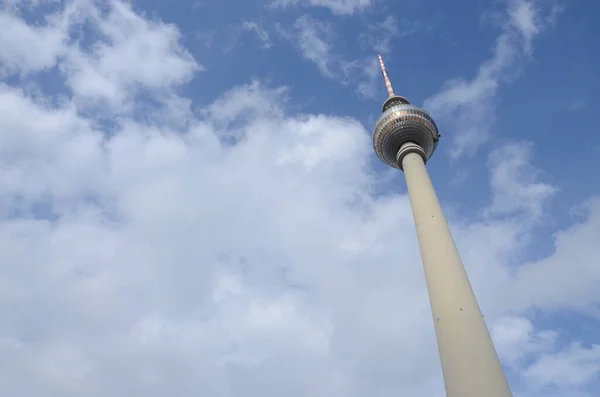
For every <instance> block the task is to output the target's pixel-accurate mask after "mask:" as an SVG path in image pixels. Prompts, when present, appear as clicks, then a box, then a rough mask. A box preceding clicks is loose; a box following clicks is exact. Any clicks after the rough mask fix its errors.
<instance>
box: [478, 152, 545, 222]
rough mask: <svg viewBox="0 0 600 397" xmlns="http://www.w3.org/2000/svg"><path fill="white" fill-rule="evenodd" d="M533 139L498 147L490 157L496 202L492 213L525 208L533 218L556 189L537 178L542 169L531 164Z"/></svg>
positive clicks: (537, 215) (540, 214)
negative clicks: (529, 141)
mask: <svg viewBox="0 0 600 397" xmlns="http://www.w3.org/2000/svg"><path fill="white" fill-rule="evenodd" d="M531 150H532V145H531V144H530V143H525V142H519V143H512V144H508V145H505V146H503V147H502V148H500V149H497V150H495V151H494V152H493V153H492V154H491V156H490V159H489V165H490V168H491V188H492V193H493V202H492V204H491V206H490V208H489V210H488V213H489V214H495V215H502V214H510V213H514V212H519V213H523V212H525V213H526V214H527V215H528V216H530V217H531V218H533V219H537V218H539V217H540V216H542V214H543V213H544V208H543V205H544V204H545V203H546V202H547V201H548V199H549V198H550V197H551V196H552V195H553V194H554V193H555V192H556V188H555V187H554V186H552V185H549V184H547V183H543V182H538V181H537V179H538V177H539V174H540V170H538V169H536V168H534V167H532V166H531Z"/></svg>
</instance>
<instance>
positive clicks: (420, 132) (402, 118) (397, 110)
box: [373, 96, 440, 169]
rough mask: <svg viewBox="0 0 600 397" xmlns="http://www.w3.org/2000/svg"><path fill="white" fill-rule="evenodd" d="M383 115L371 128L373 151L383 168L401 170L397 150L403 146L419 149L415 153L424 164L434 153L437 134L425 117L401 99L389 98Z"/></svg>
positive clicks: (427, 117)
mask: <svg viewBox="0 0 600 397" xmlns="http://www.w3.org/2000/svg"><path fill="white" fill-rule="evenodd" d="M382 110H383V113H382V114H381V116H380V117H379V120H377V123H376V124H375V130H374V131H373V147H374V149H375V152H376V153H377V156H379V158H380V159H381V161H383V162H384V163H386V164H387V165H389V166H391V167H394V168H400V169H402V158H401V157H402V156H401V155H399V150H400V147H402V145H404V144H405V143H414V144H416V145H418V146H420V147H421V149H422V151H421V150H418V152H419V153H420V154H421V156H422V157H423V161H425V162H427V160H429V158H430V157H431V155H432V154H433V152H434V151H435V149H436V147H437V144H438V140H439V137H440V134H439V132H438V128H437V126H436V124H435V122H434V121H433V119H432V118H431V116H429V114H427V112H426V111H424V110H423V109H421V108H419V107H417V106H414V105H411V104H410V103H409V102H408V100H407V99H406V98H404V97H401V96H392V97H390V98H388V99H387V100H386V101H385V103H384V104H383V109H382Z"/></svg>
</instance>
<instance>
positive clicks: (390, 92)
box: [377, 54, 396, 98]
mask: <svg viewBox="0 0 600 397" xmlns="http://www.w3.org/2000/svg"><path fill="white" fill-rule="evenodd" d="M377 56H378V57H379V65H381V73H382V74H383V80H384V81H385V88H386V89H387V92H388V97H389V98H391V97H393V96H395V95H396V94H394V88H392V81H391V80H390V77H389V76H388V74H387V70H386V69H385V65H384V64H383V58H382V57H381V54H377Z"/></svg>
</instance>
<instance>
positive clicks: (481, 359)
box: [401, 152, 512, 397]
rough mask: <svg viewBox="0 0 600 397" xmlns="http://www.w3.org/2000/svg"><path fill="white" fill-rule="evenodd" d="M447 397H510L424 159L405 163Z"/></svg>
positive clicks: (412, 156)
mask: <svg viewBox="0 0 600 397" xmlns="http://www.w3.org/2000/svg"><path fill="white" fill-rule="evenodd" d="M401 161H402V168H403V169H404V174H405V176H406V184H407V187H408V194H409V196H410V202H411V206H412V211H413V216H414V220H415V226H416V229H417V236H418V240H419V248H420V250H421V257H422V262H423V267H424V269H425V278H426V281H427V289H428V292H429V300H430V304H431V310H432V314H433V321H434V325H435V333H436V337H437V343H438V349H439V353H440V359H441V363H442V372H443V375H444V383H445V386H446V395H447V396H448V397H511V396H512V393H511V390H510V387H509V385H508V382H507V380H506V377H505V375H504V371H503V369H502V366H501V365H500V360H499V359H498V355H497V354H496V349H495V348H494V345H493V343H492V340H491V338H490V334H489V332H488V329H487V327H486V324H485V322H484V320H483V316H482V314H481V311H480V309H479V305H478V304H477V300H476V299H475V294H474V293H473V289H472V288H471V284H470V282H469V278H468V277H467V273H466V272H465V269H464V266H463V263H462V261H461V258H460V255H459V253H458V249H457V248H456V244H455V243H454V239H453V238H452V234H451V233H450V228H449V227H448V223H447V221H446V217H445V216H444V213H443V212H442V208H441V206H440V203H439V201H438V198H437V195H436V193H435V190H434V188H433V185H432V183H431V179H430V178H429V173H428V172H427V168H426V167H425V162H424V161H423V157H422V156H421V155H420V154H419V153H416V152H412V153H408V154H406V155H405V156H404V157H403V158H402V160H401Z"/></svg>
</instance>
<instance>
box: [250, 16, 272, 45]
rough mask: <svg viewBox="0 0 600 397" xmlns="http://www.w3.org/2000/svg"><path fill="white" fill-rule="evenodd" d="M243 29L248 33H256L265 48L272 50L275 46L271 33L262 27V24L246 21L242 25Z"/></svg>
mask: <svg viewBox="0 0 600 397" xmlns="http://www.w3.org/2000/svg"><path fill="white" fill-rule="evenodd" d="M242 29H243V30H244V31H247V32H254V33H255V34H256V36H257V37H258V39H259V40H260V42H261V46H262V47H263V48H271V47H272V46H273V42H272V41H271V37H270V35H269V32H268V31H267V30H266V29H265V28H264V27H263V26H262V24H261V23H260V22H257V21H244V22H243V23H242Z"/></svg>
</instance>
